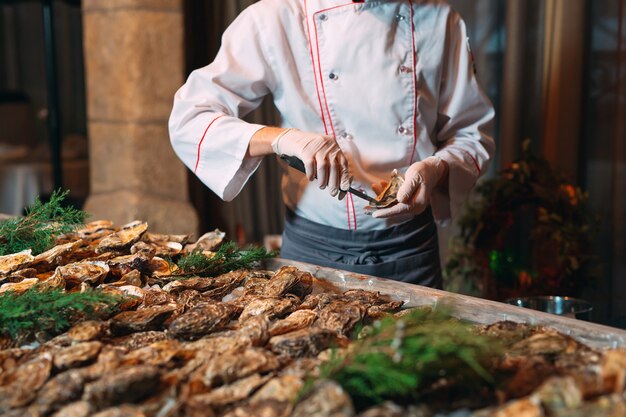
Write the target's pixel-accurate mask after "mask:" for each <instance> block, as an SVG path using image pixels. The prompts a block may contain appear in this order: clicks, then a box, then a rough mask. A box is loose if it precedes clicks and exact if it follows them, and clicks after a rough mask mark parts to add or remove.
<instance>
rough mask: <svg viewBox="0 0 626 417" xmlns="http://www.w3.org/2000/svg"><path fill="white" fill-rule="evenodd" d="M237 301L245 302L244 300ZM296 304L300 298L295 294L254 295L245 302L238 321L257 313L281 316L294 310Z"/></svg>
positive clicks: (272, 316) (271, 316)
mask: <svg viewBox="0 0 626 417" xmlns="http://www.w3.org/2000/svg"><path fill="white" fill-rule="evenodd" d="M242 298H244V297H242ZM237 301H240V302H245V301H244V300H237ZM298 304H300V300H299V299H298V298H297V297H295V296H290V297H289V296H287V297H254V298H252V299H250V300H249V302H247V303H245V307H244V308H243V311H242V312H241V315H240V316H239V322H240V323H242V322H244V321H246V320H247V319H248V318H250V317H252V316H258V315H267V316H268V317H270V318H274V317H283V316H285V315H286V314H289V313H291V312H292V311H294V310H295V309H296V307H297V306H298Z"/></svg>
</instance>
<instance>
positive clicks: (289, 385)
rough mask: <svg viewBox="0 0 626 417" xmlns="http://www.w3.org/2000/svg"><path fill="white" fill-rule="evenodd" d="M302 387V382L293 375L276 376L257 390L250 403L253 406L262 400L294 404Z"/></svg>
mask: <svg viewBox="0 0 626 417" xmlns="http://www.w3.org/2000/svg"><path fill="white" fill-rule="evenodd" d="M303 385H304V380H302V379H301V378H298V377H297V376H295V375H281V376H277V377H275V378H272V379H271V380H270V381H269V382H268V383H267V384H265V385H264V386H263V387H262V388H261V389H260V390H258V391H257V392H256V394H254V396H253V397H252V399H251V400H250V403H252V404H255V403H259V402H262V401H264V400H278V401H286V402H295V401H296V399H297V398H298V393H299V392H300V389H301V388H302V386H303Z"/></svg>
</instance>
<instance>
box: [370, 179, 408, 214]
mask: <svg viewBox="0 0 626 417" xmlns="http://www.w3.org/2000/svg"><path fill="white" fill-rule="evenodd" d="M402 184H404V178H402V176H401V175H400V174H398V171H397V170H395V169H394V170H393V172H392V173H391V179H390V180H389V183H388V184H387V186H386V187H385V189H384V190H383V191H382V192H381V193H380V194H378V195H377V196H376V198H375V200H376V203H372V204H371V205H370V206H366V207H365V213H366V214H371V213H372V212H373V211H375V210H376V209H381V208H387V207H391V206H393V205H395V204H397V203H398V190H399V189H400V187H401V186H402Z"/></svg>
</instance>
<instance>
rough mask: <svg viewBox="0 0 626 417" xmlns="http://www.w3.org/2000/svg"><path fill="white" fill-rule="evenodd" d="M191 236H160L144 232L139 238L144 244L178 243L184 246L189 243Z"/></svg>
mask: <svg viewBox="0 0 626 417" xmlns="http://www.w3.org/2000/svg"><path fill="white" fill-rule="evenodd" d="M190 238H191V235H162V234H159V233H150V232H146V233H144V234H143V236H141V241H142V242H146V243H167V242H173V243H180V244H181V245H185V244H186V243H187V242H189V239H190Z"/></svg>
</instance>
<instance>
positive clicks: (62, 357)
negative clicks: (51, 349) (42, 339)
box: [53, 341, 102, 371]
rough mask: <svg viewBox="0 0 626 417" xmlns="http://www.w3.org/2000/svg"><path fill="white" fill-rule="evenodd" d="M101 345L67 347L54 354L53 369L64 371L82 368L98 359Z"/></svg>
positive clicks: (89, 344)
mask: <svg viewBox="0 0 626 417" xmlns="http://www.w3.org/2000/svg"><path fill="white" fill-rule="evenodd" d="M101 349H102V343H100V342H97V341H96V342H84V343H79V344H77V345H73V346H69V347H66V348H64V349H61V350H60V351H58V352H55V354H54V361H53V363H54V367H55V368H56V369H57V370H60V371H64V370H66V369H70V368H76V367H79V366H83V365H85V364H87V363H89V362H93V361H95V360H96V358H97V357H98V354H99V353H100V350H101Z"/></svg>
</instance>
